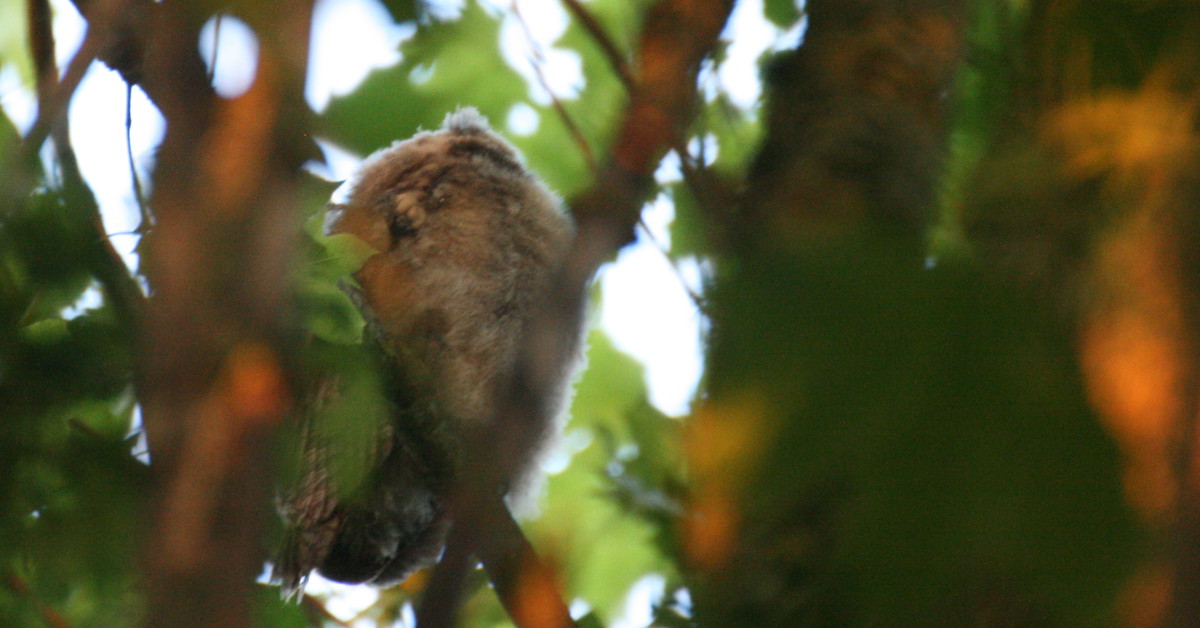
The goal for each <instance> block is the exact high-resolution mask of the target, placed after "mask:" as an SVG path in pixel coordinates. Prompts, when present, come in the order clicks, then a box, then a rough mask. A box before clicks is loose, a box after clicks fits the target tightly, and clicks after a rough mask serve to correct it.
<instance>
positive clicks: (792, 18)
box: [763, 0, 800, 29]
mask: <svg viewBox="0 0 1200 628" xmlns="http://www.w3.org/2000/svg"><path fill="white" fill-rule="evenodd" d="M763 15H764V16H765V17H766V18H767V19H768V20H770V21H771V23H772V24H774V25H775V26H778V27H779V28H783V29H788V28H791V27H792V25H794V24H795V23H796V22H797V21H798V20H799V19H800V7H799V6H798V0H763Z"/></svg>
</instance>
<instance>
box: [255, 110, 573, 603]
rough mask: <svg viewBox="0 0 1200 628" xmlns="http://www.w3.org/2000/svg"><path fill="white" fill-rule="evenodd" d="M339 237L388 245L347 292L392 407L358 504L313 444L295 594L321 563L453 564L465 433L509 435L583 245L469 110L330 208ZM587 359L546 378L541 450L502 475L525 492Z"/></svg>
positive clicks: (284, 496) (344, 573)
mask: <svg viewBox="0 0 1200 628" xmlns="http://www.w3.org/2000/svg"><path fill="white" fill-rule="evenodd" d="M326 231H327V232H328V233H330V234H341V233H345V234H351V235H354V236H356V237H357V238H358V239H360V240H362V241H363V242H365V243H366V244H367V245H369V246H370V247H371V248H372V249H373V250H374V251H375V253H374V254H373V255H371V256H370V257H369V258H367V259H366V261H365V262H364V263H363V264H362V267H361V268H359V269H358V271H357V272H356V273H354V275H353V281H352V282H347V285H346V286H345V290H347V292H348V293H349V294H350V296H351V298H352V299H353V300H354V302H355V303H356V304H357V305H358V307H359V309H360V311H361V313H362V315H363V318H364V320H365V321H366V333H365V337H366V339H367V340H366V343H367V345H368V346H369V350H370V351H372V352H373V353H374V354H375V355H376V356H377V361H378V364H379V367H380V371H381V374H382V377H383V379H384V380H385V382H386V388H387V390H388V397H389V400H390V403H391V410H390V413H389V417H388V419H387V420H386V421H385V422H384V424H383V426H382V428H380V429H379V430H378V432H379V434H378V436H377V437H376V438H375V440H374V442H373V444H372V445H371V446H370V447H369V448H368V449H369V450H370V451H367V452H364V455H365V456H366V457H367V459H368V465H369V473H368V474H367V478H366V480H365V481H364V484H363V486H362V487H361V488H360V490H357V491H355V494H354V495H353V496H350V495H347V494H346V493H345V491H339V490H338V489H336V488H335V482H334V481H333V479H332V477H331V476H332V474H331V471H330V469H329V468H328V465H329V455H328V453H329V452H328V451H327V450H326V447H328V446H329V443H328V442H326V441H325V440H323V439H321V438H319V437H317V436H314V435H313V434H311V433H309V434H307V435H306V437H305V438H304V439H303V440H304V444H303V445H302V446H301V451H300V458H301V461H300V468H301V471H300V473H299V479H298V480H297V481H296V483H295V484H294V485H293V486H291V487H290V488H287V489H284V490H283V491H281V496H280V499H279V510H280V512H281V514H282V516H283V519H284V524H285V539H284V542H283V546H282V549H281V550H280V551H279V553H278V554H277V556H276V558H275V561H274V567H273V578H274V579H275V580H276V581H278V582H279V583H280V584H281V586H282V588H283V590H284V593H285V595H292V594H295V593H297V592H298V591H301V590H302V588H303V586H304V583H305V582H306V580H307V578H308V576H309V574H310V573H311V572H312V571H314V570H315V571H317V572H319V573H321V574H322V575H323V576H324V577H326V578H329V579H331V580H336V581H341V582H347V583H368V584H373V585H377V586H387V585H390V584H394V583H396V582H400V581H402V580H403V579H405V578H407V577H408V576H409V575H410V574H411V573H412V572H413V571H415V570H416V569H419V568H421V567H424V566H428V565H430V564H433V563H435V562H436V561H437V560H438V558H439V556H440V554H441V552H442V549H443V546H444V544H445V539H446V535H447V532H448V530H449V527H450V524H451V522H450V521H449V517H448V514H447V512H446V509H445V504H444V502H445V498H446V492H447V490H448V489H449V487H450V485H451V484H452V483H453V479H454V477H455V476H456V473H457V472H458V470H459V469H461V468H462V465H463V464H464V461H463V460H462V457H463V456H464V455H465V454H464V453H463V452H464V443H465V438H466V435H467V434H468V432H469V431H470V430H472V429H477V428H487V427H489V426H494V423H495V421H496V420H497V419H496V417H497V415H498V408H497V406H498V403H499V400H500V399H501V397H502V396H501V394H500V392H501V387H502V386H504V385H505V384H506V383H507V382H508V381H510V380H511V378H512V376H513V372H514V368H515V366H516V364H517V360H518V357H519V355H520V352H521V350H522V339H523V337H524V335H525V331H526V329H527V327H528V326H529V324H530V319H531V316H532V313H533V312H534V311H535V308H536V307H537V305H538V303H539V301H540V300H542V299H543V298H544V297H545V295H546V292H547V290H548V288H549V285H550V283H551V281H552V280H553V279H554V277H555V274H556V273H557V272H559V270H560V269H561V267H562V264H563V263H564V260H565V257H566V255H567V251H568V249H569V247H570V245H571V242H572V240H573V237H574V227H573V223H572V221H571V219H570V218H569V216H568V215H567V214H566V213H565V212H564V210H563V204H562V202H561V201H560V200H559V199H558V198H557V197H556V196H555V195H554V194H553V193H551V192H550V191H549V190H548V189H547V187H546V186H545V185H544V184H543V183H542V182H541V181H540V180H539V179H538V177H537V176H536V175H535V174H533V173H532V172H530V171H529V170H528V169H527V168H526V167H525V165H524V163H523V160H522V158H521V155H520V154H519V153H518V152H517V150H516V149H515V148H514V147H513V146H512V145H511V144H509V143H508V142H507V141H505V140H504V139H503V138H501V137H500V136H499V135H497V134H496V133H495V132H493V131H492V130H491V129H490V127H489V125H488V123H487V121H486V120H485V119H484V118H483V117H482V116H480V115H479V113H478V112H476V111H475V110H474V109H470V108H464V109H460V110H459V111H457V112H455V113H453V114H450V115H448V116H447V117H446V119H445V121H444V122H443V124H442V127H441V129H439V130H436V131H427V132H421V133H417V134H416V135H415V136H413V137H412V138H410V139H407V140H404V141H400V142H397V143H395V144H393V145H392V146H390V147H388V148H385V149H382V150H380V151H378V152H376V153H375V154H373V155H371V156H370V157H368V158H367V159H366V160H365V161H364V162H363V165H362V167H361V168H360V170H359V171H358V173H357V174H356V175H355V176H354V177H353V178H352V179H351V181H350V191H349V194H348V197H347V200H346V202H345V203H344V204H340V205H332V206H331V207H330V208H329V210H328V213H327V220H326ZM576 323H577V324H576V328H577V329H581V328H582V323H581V322H579V321H577V322H576ZM576 340H577V339H576ZM577 353H578V351H577V342H576V344H575V345H573V349H572V350H571V351H569V352H567V354H566V355H564V357H563V358H562V359H561V360H559V362H560V364H557V365H556V366H557V368H556V369H555V370H554V373H553V374H552V376H551V377H541V378H538V383H537V385H538V386H539V388H540V389H539V390H536V391H534V392H535V393H536V394H538V395H541V397H542V400H543V402H542V404H540V405H541V407H543V408H544V409H545V411H544V414H545V416H539V417H534V418H535V419H536V420H535V422H534V427H535V431H536V432H537V433H536V435H535V436H536V438H533V439H531V440H532V441H534V442H535V443H536V444H535V445H533V446H531V447H530V450H529V451H523V452H517V455H516V457H517V458H518V459H520V460H522V461H523V463H522V464H520V465H518V466H516V467H515V468H513V469H510V470H508V471H506V472H505V473H506V474H507V477H504V478H501V480H502V484H503V485H504V486H507V487H508V489H509V497H510V498H511V497H514V496H519V495H520V494H521V493H523V492H525V491H527V490H528V489H527V488H526V487H528V486H529V485H530V484H531V483H533V480H534V478H535V477H536V476H537V464H536V461H537V459H538V457H539V455H540V453H541V452H542V451H544V449H545V445H546V443H547V442H548V441H550V440H551V439H552V437H553V436H554V435H555V434H556V433H557V432H558V430H559V427H560V426H559V423H560V422H561V415H562V413H563V412H562V410H563V408H564V406H565V405H566V400H567V397H568V394H569V388H570V381H571V379H572V373H573V372H574V370H575V369H576V368H577V366H578V359H577V358H576V355H575V354H577ZM334 388H335V387H334ZM323 394H327V395H336V394H338V393H337V392H336V391H324V392H323V393H318V394H317V396H318V397H320V396H322V395H323ZM317 403H318V404H319V401H318V402H317ZM501 427H502V426H501ZM522 429H527V428H522ZM310 432H311V430H310Z"/></svg>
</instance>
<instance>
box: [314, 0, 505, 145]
mask: <svg viewBox="0 0 1200 628" xmlns="http://www.w3.org/2000/svg"><path fill="white" fill-rule="evenodd" d="M401 52H402V53H403V55H404V58H403V60H402V61H401V62H400V63H399V64H397V65H395V66H392V67H390V68H386V69H383V70H379V71H376V72H375V73H373V74H371V75H370V76H369V77H367V80H366V81H364V82H363V84H362V85H361V86H360V87H359V88H358V89H357V90H355V91H354V93H352V94H350V95H348V96H346V97H344V98H338V99H334V100H333V101H332V102H331V103H330V105H329V108H328V109H327V110H326V111H325V113H324V114H323V115H322V116H321V135H322V136H325V137H328V138H329V139H331V140H333V141H334V142H336V143H338V144H341V145H343V146H345V147H347V148H350V149H352V150H355V151H359V152H361V153H364V154H366V153H369V152H372V151H374V150H376V149H379V148H381V147H384V146H387V145H389V144H391V143H392V142H393V141H394V140H396V139H403V138H407V137H409V136H411V135H412V134H413V133H415V132H416V131H417V130H418V129H421V128H424V129H435V128H438V127H439V126H441V123H442V119H443V118H444V117H445V116H446V114H447V113H450V112H452V111H454V110H455V109H457V108H458V107H459V106H461V105H471V106H474V107H476V108H478V109H479V111H480V112H481V113H482V114H484V115H485V116H487V117H488V118H490V119H491V120H492V121H493V122H494V123H495V122H499V121H503V120H504V118H505V116H506V115H507V113H508V110H509V107H511V105H512V104H513V103H515V102H518V101H519V100H521V99H522V98H523V97H524V96H525V95H526V93H527V88H526V85H525V82H524V80H523V79H522V78H521V77H520V75H518V74H517V73H516V72H515V71H514V70H513V69H512V68H510V67H509V66H508V64H507V63H505V62H504V58H503V55H502V54H501V51H500V23H499V21H498V20H497V19H496V18H494V17H492V16H491V15H489V14H488V13H487V12H486V11H485V10H483V9H482V8H481V7H480V5H479V4H478V3H477V2H474V1H472V2H468V3H467V6H466V8H465V9H464V10H463V13H462V16H461V17H459V18H458V19H455V20H452V21H446V22H436V21H435V22H431V23H428V24H422V25H420V26H419V28H418V30H417V33H416V35H415V36H414V37H413V38H412V39H410V40H408V41H407V42H405V43H404V45H403V46H402V48H401Z"/></svg>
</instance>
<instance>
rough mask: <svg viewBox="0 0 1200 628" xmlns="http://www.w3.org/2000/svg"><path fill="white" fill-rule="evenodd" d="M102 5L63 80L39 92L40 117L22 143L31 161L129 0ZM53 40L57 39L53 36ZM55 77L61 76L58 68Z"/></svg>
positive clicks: (102, 0) (61, 117)
mask: <svg viewBox="0 0 1200 628" xmlns="http://www.w3.org/2000/svg"><path fill="white" fill-rule="evenodd" d="M98 4H99V5H100V6H99V8H98V9H97V10H96V11H95V18H94V19H93V20H89V22H88V24H89V25H88V29H87V35H86V36H85V37H84V39H83V43H82V44H81V45H80V46H79V50H78V51H76V53H75V56H74V57H72V58H71V61H70V62H69V63H68V64H67V72H66V74H64V75H63V77H62V80H61V81H57V83H56V84H55V85H54V87H53V88H51V89H47V90H46V93H44V94H39V98H38V114H37V118H36V119H35V120H34V122H33V127H32V128H30V130H29V133H28V134H26V136H25V139H24V140H23V141H22V142H21V145H22V152H23V153H24V156H25V158H26V159H27V160H30V161H32V160H33V159H34V158H36V156H37V153H38V151H39V150H41V147H42V143H43V142H45V141H46V138H47V137H49V136H50V134H51V133H52V132H53V130H54V127H56V126H57V125H59V124H60V123H61V122H62V121H63V120H64V119H65V116H66V112H67V105H68V104H70V102H71V97H72V96H74V95H75V90H76V89H77V88H78V87H79V83H80V82H81V81H83V77H84V75H85V74H87V70H88V67H89V66H91V64H92V62H93V61H95V60H96V58H97V56H98V55H99V53H100V51H101V50H102V49H103V48H104V45H105V43H106V39H107V36H108V33H109V31H110V29H109V26H110V24H111V22H112V18H113V16H114V15H116V14H117V13H118V12H119V11H120V10H122V8H123V7H124V4H125V0H99V2H98ZM51 41H53V37H52V36H51ZM35 60H36V59H35ZM51 62H53V58H51ZM55 76H57V70H56V71H55Z"/></svg>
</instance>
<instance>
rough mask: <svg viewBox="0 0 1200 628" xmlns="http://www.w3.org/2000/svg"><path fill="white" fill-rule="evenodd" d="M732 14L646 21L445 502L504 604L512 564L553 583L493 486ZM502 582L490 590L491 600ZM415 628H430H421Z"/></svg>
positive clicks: (704, 10)
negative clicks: (564, 236)
mask: <svg viewBox="0 0 1200 628" xmlns="http://www.w3.org/2000/svg"><path fill="white" fill-rule="evenodd" d="M732 7H733V2H732V0H707V1H704V2H697V1H694V0H663V1H661V2H659V3H658V4H656V5H655V6H654V7H652V8H651V9H650V11H649V12H648V13H647V15H646V18H645V24H644V27H643V30H642V39H641V42H640V48H639V49H640V58H639V64H640V65H639V82H638V83H637V84H636V86H635V88H634V89H633V90H632V93H631V95H630V102H629V105H628V107H627V109H626V112H625V116H624V120H623V122H622V124H621V127H620V131H619V132H618V134H617V139H616V143H615V145H614V147H613V151H612V157H611V158H610V160H609V162H608V163H607V164H605V165H604V166H603V167H602V168H601V170H600V172H599V174H598V176H597V180H596V182H595V184H594V186H593V188H592V189H591V190H590V191H589V192H587V193H585V194H584V195H583V196H582V197H581V198H580V199H578V200H577V201H576V202H574V203H573V204H572V209H573V212H572V213H573V214H574V216H575V219H576V224H577V232H576V233H577V235H576V238H575V241H574V243H573V245H572V249H571V252H570V255H569V259H568V261H567V263H566V267H565V268H564V269H563V270H562V271H561V273H560V275H559V276H558V277H557V279H556V281H555V282H554V284H553V286H552V287H551V290H550V292H549V294H548V295H547V297H546V298H545V299H544V300H543V301H542V302H541V307H540V308H539V309H538V311H537V312H535V314H534V316H533V318H532V322H531V324H530V325H529V327H528V328H527V329H526V331H525V334H526V341H525V342H524V343H523V345H522V346H523V347H524V348H525V350H524V352H523V353H522V355H521V357H520V360H519V363H518V365H517V367H516V369H515V376H514V377H513V379H512V380H511V381H510V382H509V383H508V384H507V385H506V386H505V387H504V388H503V389H502V391H501V395H502V400H501V403H500V404H499V408H500V412H499V415H498V416H497V420H496V421H495V422H494V423H493V424H492V426H491V427H490V428H489V429H485V430H480V431H479V432H478V433H475V434H473V435H471V438H469V439H468V443H467V455H466V456H465V457H464V459H465V460H466V461H467V464H466V465H465V468H464V469H463V473H462V476H461V477H460V478H459V479H458V483H457V488H456V490H455V492H454V499H451V500H450V504H449V508H450V511H451V514H452V518H453V520H454V521H455V529H456V530H458V531H459V532H457V533H455V534H454V537H452V543H451V546H450V547H455V545H456V544H457V543H459V541H456V540H454V539H456V538H458V537H468V538H466V539H465V540H464V541H463V542H465V543H466V544H467V546H468V547H473V548H476V551H477V552H478V553H479V554H480V555H481V556H484V557H485V566H486V565H487V563H488V562H490V563H491V566H490V567H489V573H492V574H493V577H496V578H499V579H500V580H501V581H502V583H503V585H504V588H505V589H506V590H509V593H508V594H506V597H509V599H510V601H511V600H512V599H514V596H516V595H517V594H514V593H512V591H515V590H519V589H518V587H515V586H512V585H511V580H512V578H510V577H509V576H508V575H507V574H510V573H513V572H512V570H513V565H514V564H524V565H537V566H535V567H530V566H524V567H522V569H525V570H530V569H532V571H530V573H531V574H532V575H533V576H532V577H533V578H534V580H535V581H536V582H542V583H544V582H547V581H548V582H553V578H551V577H550V576H549V575H548V574H549V573H550V572H549V570H548V569H547V568H545V567H544V566H543V565H539V563H537V561H536V560H530V557H532V556H533V552H532V549H531V548H528V547H526V546H524V544H523V543H522V542H521V541H520V540H516V541H514V535H513V534H512V531H513V528H512V527H511V526H515V523H511V518H507V519H506V518H502V517H500V516H499V514H498V513H497V512H496V509H495V507H494V504H495V503H496V501H497V500H498V499H499V496H500V495H501V494H502V492H503V490H502V489H501V487H499V486H498V481H497V478H503V477H509V476H510V475H511V474H510V473H509V470H510V469H512V468H514V467H515V466H516V465H517V464H519V462H520V458H521V456H523V455H524V452H528V451H530V449H531V447H532V443H533V442H534V441H536V439H537V434H536V431H537V430H536V428H535V426H534V425H533V423H534V417H540V416H545V415H546V408H545V407H544V406H543V404H544V403H545V402H546V400H544V399H541V398H539V396H538V395H537V394H535V393H534V392H533V391H536V390H544V389H545V387H544V386H540V385H538V383H539V382H540V381H543V380H544V378H547V377H553V376H554V374H555V373H557V372H559V371H560V370H561V369H562V368H565V366H564V365H565V364H568V363H569V362H571V361H573V360H574V358H575V352H576V351H577V344H578V333H579V332H578V329H577V328H576V325H575V323H574V321H577V320H579V319H580V315H581V313H582V309H583V308H584V296H585V289H586V287H587V284H588V283H589V282H590V281H591V279H592V277H593V276H594V274H595V272H596V270H597V269H598V268H599V267H600V265H601V263H603V262H604V261H605V260H606V259H609V258H610V257H611V256H612V255H614V254H615V253H616V251H617V250H618V249H619V248H620V247H622V246H623V245H625V244H626V243H628V242H630V241H631V240H632V238H633V230H634V227H635V226H636V225H637V222H638V218H639V217H640V215H641V208H642V204H643V202H644V201H645V198H646V196H647V194H648V193H649V191H650V189H651V185H652V183H653V180H654V179H653V175H654V169H655V168H656V167H657V164H658V161H659V160H660V159H661V158H662V155H663V154H664V153H665V152H666V151H667V149H668V148H669V147H670V146H671V145H672V144H673V142H675V141H676V139H677V138H678V137H679V134H680V130H681V129H683V128H686V126H687V124H688V122H689V121H690V120H691V116H692V112H693V109H694V107H693V104H694V102H695V99H696V76H697V74H698V71H699V66H700V61H701V60H702V59H703V58H704V56H705V55H706V54H707V53H708V52H709V50H711V49H712V47H713V45H714V44H715V42H716V39H717V36H718V35H719V34H720V32H721V29H722V28H723V26H724V24H725V21H726V19H727V18H728V16H729V13H730V11H731V10H732ZM510 524H511V526H510ZM506 526H510V527H508V532H503V530H504V529H505V527H506ZM517 533H518V534H519V530H517ZM522 539H523V537H522ZM447 551H449V550H447ZM487 557H490V559H488V558H487ZM456 569H458V568H456V567H454V565H442V566H439V567H438V568H437V570H436V571H435V575H434V579H435V580H434V581H435V582H440V581H442V580H446V581H453V580H457V581H459V582H460V583H461V578H462V575H461V574H458V573H457V572H456V571H455V570H456ZM502 583H496V584H497V591H498V593H499V592H500V588H501V584H502ZM451 584H453V583H452V582H451ZM528 590H530V591H535V592H536V593H533V595H536V596H537V599H539V600H548V599H549V598H550V597H554V598H555V599H557V600H558V601H557V605H558V606H561V604H562V603H561V599H559V596H558V594H557V593H555V592H553V587H545V586H542V585H541V584H539V585H536V586H534V587H533V588H532V589H528ZM443 591H444V592H443ZM460 591H461V585H459V586H449V585H446V586H444V589H438V590H437V592H438V594H439V595H438V597H436V598H435V597H433V595H432V594H431V592H427V594H426V595H425V597H424V600H423V606H428V605H431V604H436V605H438V606H439V607H442V606H444V607H447V608H449V609H451V611H454V610H456V609H457V608H458V605H459V600H458V595H459V592H460ZM522 595H523V593H522ZM538 604H539V605H540V604H541V603H540V602H539V603H538ZM506 605H507V604H506ZM546 608H551V605H549V604H547V605H546ZM426 616H428V613H426ZM552 616H554V617H556V618H557V620H559V621H569V620H570V616H569V615H566V617H565V620H564V619H563V617H562V615H561V613H554V612H552ZM514 619H516V617H514ZM438 621H439V623H436V624H434V626H435V627H436V626H449V625H453V622H452V621H451V620H448V619H445V620H443V619H439V620H438ZM562 625H570V624H562ZM422 628H430V626H429V625H428V624H423V625H422Z"/></svg>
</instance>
